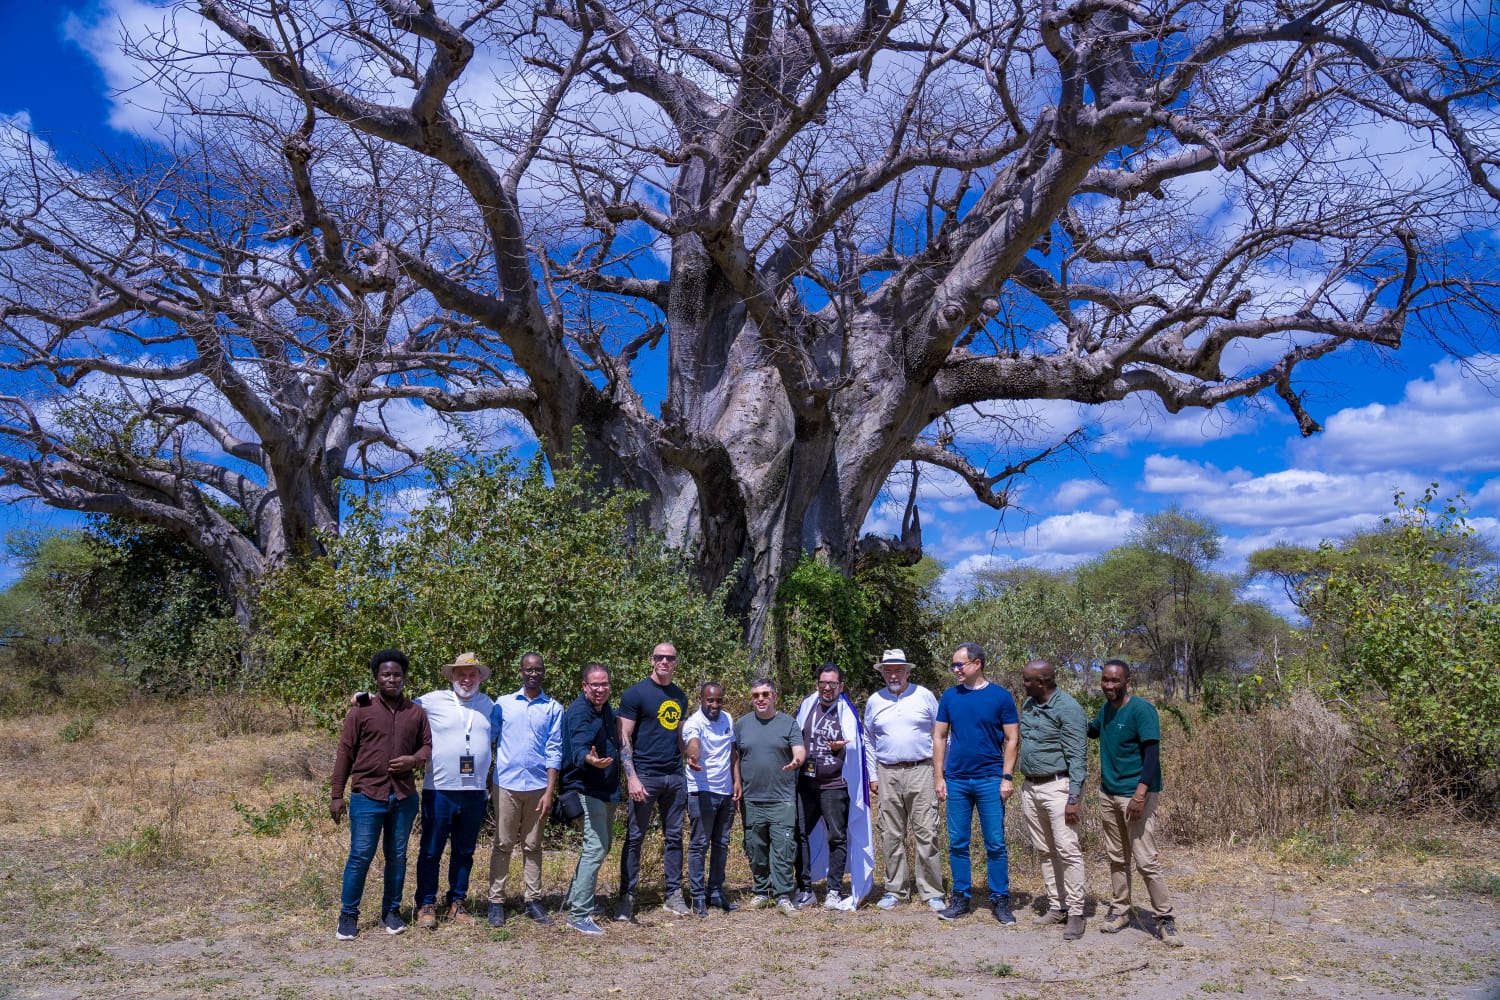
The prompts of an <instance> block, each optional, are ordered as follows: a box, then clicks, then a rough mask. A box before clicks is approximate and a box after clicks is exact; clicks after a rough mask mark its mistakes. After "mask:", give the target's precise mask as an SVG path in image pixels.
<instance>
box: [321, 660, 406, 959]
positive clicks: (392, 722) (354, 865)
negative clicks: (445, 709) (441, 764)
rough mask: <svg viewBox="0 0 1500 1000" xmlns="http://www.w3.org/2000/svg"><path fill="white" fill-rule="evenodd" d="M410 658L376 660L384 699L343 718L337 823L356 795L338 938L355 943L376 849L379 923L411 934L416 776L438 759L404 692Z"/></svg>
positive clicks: (333, 807)
mask: <svg viewBox="0 0 1500 1000" xmlns="http://www.w3.org/2000/svg"><path fill="white" fill-rule="evenodd" d="M408 666H409V665H408V663H407V660H406V654H405V653H403V652H401V650H399V649H382V650H381V651H380V652H378V653H376V654H375V655H374V656H372V657H370V673H371V674H373V675H374V676H375V690H376V691H377V692H378V694H379V697H377V698H372V699H370V703H369V704H368V705H356V706H355V707H354V708H351V709H350V710H349V714H348V715H346V716H345V717H344V731H343V734H342V735H340V736H339V752H338V757H337V759H336V760H335V761H334V764H333V780H332V781H331V783H330V784H331V787H332V799H331V800H330V801H329V803H328V814H329V815H330V816H332V817H333V821H334V822H335V823H337V822H338V821H339V818H340V817H341V816H343V814H344V785H345V784H346V783H348V784H351V785H352V788H353V793H352V794H351V795H350V796H349V861H348V863H347V864H345V865H344V889H343V896H342V901H341V902H342V905H341V906H340V908H339V927H338V933H337V935H336V936H337V937H338V939H339V940H340V941H348V940H350V939H351V938H354V937H357V936H358V935H359V901H360V899H361V898H363V896H364V894H365V875H366V874H367V873H368V872H369V870H370V863H371V862H372V861H374V860H375V845H376V844H377V843H382V842H383V846H382V852H383V853H384V855H385V890H384V892H383V893H382V895H381V900H380V923H381V926H382V927H384V928H385V932H386V933H387V934H400V933H401V932H402V931H404V930H406V922H405V921H404V920H402V919H401V889H402V885H403V884H404V883H405V881H406V842H407V840H408V839H409V838H410V836H411V827H412V821H413V820H414V819H415V818H416V815H417V803H418V801H419V800H418V798H417V787H416V783H415V781H414V780H413V772H414V771H416V770H418V769H420V768H422V767H423V766H425V765H426V764H427V761H428V760H429V759H431V757H432V733H431V731H430V730H429V729H428V726H427V713H426V712H424V711H422V707H421V706H420V705H418V704H416V703H415V702H413V701H412V700H410V699H409V698H407V697H406V696H405V695H403V694H402V693H401V689H402V688H403V687H405V685H406V671H407V668H408Z"/></svg>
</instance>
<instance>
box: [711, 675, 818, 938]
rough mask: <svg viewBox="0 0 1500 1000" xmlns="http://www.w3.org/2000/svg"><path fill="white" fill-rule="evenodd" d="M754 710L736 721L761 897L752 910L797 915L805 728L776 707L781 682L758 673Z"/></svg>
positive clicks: (735, 763)
mask: <svg viewBox="0 0 1500 1000" xmlns="http://www.w3.org/2000/svg"><path fill="white" fill-rule="evenodd" d="M750 706H751V707H752V708H753V709H754V711H753V712H750V713H748V714H745V715H742V716H740V718H739V721H738V722H736V723H735V724H734V741H735V744H736V745H737V746H738V747H739V751H740V753H739V756H738V757H737V758H735V759H733V760H732V761H731V765H730V766H731V767H732V768H733V769H734V783H735V784H736V785H738V786H739V787H740V789H741V799H740V805H741V808H742V809H744V830H745V855H746V856H747V857H748V858H749V859H750V874H751V877H752V878H753V879H754V891H755V897H754V898H753V899H751V901H750V906H751V908H752V909H760V908H761V907H764V906H774V907H776V908H777V909H778V910H780V911H781V912H782V913H786V914H792V913H796V912H797V908H796V907H795V906H793V905H792V889H793V888H794V887H795V885H796V875H795V870H794V869H795V866H796V861H797V833H796V828H797V769H798V768H799V767H801V766H802V762H803V761H805V760H806V759H807V747H806V745H805V744H804V742H803V739H802V727H800V726H798V725H797V720H796V719H794V718H792V717H791V716H790V715H786V714H785V713H782V712H778V711H776V685H775V684H773V683H772V682H771V681H770V679H768V678H765V677H758V678H756V679H755V680H753V681H751V682H750Z"/></svg>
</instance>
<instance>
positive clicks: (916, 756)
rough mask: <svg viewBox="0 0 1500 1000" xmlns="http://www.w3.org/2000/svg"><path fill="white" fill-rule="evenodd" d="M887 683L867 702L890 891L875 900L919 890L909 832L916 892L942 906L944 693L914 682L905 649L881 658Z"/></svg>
mask: <svg viewBox="0 0 1500 1000" xmlns="http://www.w3.org/2000/svg"><path fill="white" fill-rule="evenodd" d="M876 667H878V668H879V670H880V675H881V677H882V678H884V680H885V687H883V688H881V689H880V690H878V691H876V692H875V693H874V694H872V695H870V700H869V701H867V702H866V703H865V731H866V732H867V733H869V734H870V741H871V743H872V744H873V745H874V748H875V750H874V752H875V775H876V779H877V780H876V781H875V782H874V783H872V784H871V786H870V787H871V789H872V790H874V791H877V792H878V793H879V796H880V806H879V810H878V814H877V819H876V824H877V829H878V830H879V832H880V844H881V850H882V851H883V852H884V853H885V895H884V896H881V897H880V901H879V902H878V903H876V904H875V905H876V906H878V907H880V908H881V909H882V910H889V909H891V908H893V907H895V906H897V905H899V904H900V903H902V902H903V901H904V900H906V899H907V898H908V897H909V896H910V894H911V874H912V873H911V872H910V871H909V870H908V865H907V860H906V836H907V834H908V833H910V834H911V838H912V842H913V845H914V847H915V851H914V854H915V856H916V864H915V866H914V867H915V870H916V892H917V898H918V899H924V900H926V901H927V905H928V906H929V907H931V908H932V909H933V910H935V911H936V910H941V909H942V908H943V907H944V905H946V904H945V903H944V900H943V862H942V859H941V858H940V857H939V856H938V842H937V831H938V812H937V798H936V797H935V792H934V791H933V787H932V727H933V724H934V723H935V722H936V721H937V709H938V703H937V698H936V697H935V696H934V695H933V693H932V692H931V691H929V690H927V689H926V688H924V687H922V686H921V685H920V684H913V683H911V669H912V663H911V662H910V661H909V660H907V658H906V653H905V652H904V651H903V650H900V649H887V650H886V651H885V655H884V656H883V657H882V658H881V660H880V662H879V663H877V664H876Z"/></svg>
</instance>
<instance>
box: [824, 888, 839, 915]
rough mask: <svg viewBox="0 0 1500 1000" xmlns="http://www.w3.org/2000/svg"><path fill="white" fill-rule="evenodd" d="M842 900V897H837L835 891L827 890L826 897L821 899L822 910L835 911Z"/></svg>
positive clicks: (837, 893)
mask: <svg viewBox="0 0 1500 1000" xmlns="http://www.w3.org/2000/svg"><path fill="white" fill-rule="evenodd" d="M843 898H844V897H842V896H840V895H839V892H838V890H837V889H829V890H828V895H826V896H824V897H823V909H825V910H837V909H838V908H839V903H840V901H841V900H842V899H843Z"/></svg>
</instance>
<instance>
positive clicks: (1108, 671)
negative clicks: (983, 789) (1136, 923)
mask: <svg viewBox="0 0 1500 1000" xmlns="http://www.w3.org/2000/svg"><path fill="white" fill-rule="evenodd" d="M1099 686H1100V687H1102V688H1103V689H1104V697H1105V704H1104V705H1103V706H1102V707H1101V708H1100V709H1099V714H1098V716H1097V717H1095V719H1094V721H1093V722H1092V723H1091V724H1090V725H1089V737H1090V738H1091V739H1098V741H1099V793H1100V794H1099V798H1100V804H1101V805H1102V806H1103V815H1102V816H1101V817H1100V819H1101V821H1102V827H1103V833H1104V851H1105V854H1106V855H1108V857H1109V882H1110V889H1111V891H1112V895H1113V898H1112V900H1111V902H1110V907H1109V914H1108V915H1107V916H1106V917H1105V918H1104V923H1103V925H1102V926H1101V927H1100V928H1099V929H1100V930H1101V931H1103V932H1104V933H1105V934H1113V933H1115V932H1116V931H1121V930H1124V929H1125V928H1126V927H1128V926H1130V866H1131V864H1132V863H1134V865H1135V867H1136V870H1137V871H1139V872H1140V873H1141V880H1142V881H1144V882H1145V883H1146V892H1147V894H1148V895H1149V896H1150V898H1151V909H1152V910H1154V911H1155V916H1156V928H1157V933H1158V935H1159V936H1160V937H1161V939H1162V941H1163V943H1165V944H1167V945H1168V946H1170V947H1173V948H1177V947H1181V946H1182V939H1181V938H1179V937H1178V936H1177V922H1176V920H1174V919H1173V916H1172V900H1171V898H1170V897H1169V896H1168V895H1167V883H1166V880H1165V879H1163V878H1162V874H1161V863H1160V861H1159V860H1158V857H1157V852H1156V802H1157V798H1158V797H1159V796H1160V794H1161V757H1160V754H1159V747H1160V744H1161V720H1160V718H1159V717H1158V716H1157V714H1156V708H1155V706H1153V705H1152V704H1151V703H1150V702H1149V701H1147V700H1146V699H1144V698H1137V697H1135V696H1133V695H1132V694H1131V693H1130V664H1128V663H1126V662H1125V661H1124V660H1109V661H1106V662H1105V664H1104V668H1103V671H1102V676H1101V678H1100V680H1099Z"/></svg>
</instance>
